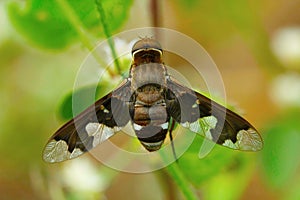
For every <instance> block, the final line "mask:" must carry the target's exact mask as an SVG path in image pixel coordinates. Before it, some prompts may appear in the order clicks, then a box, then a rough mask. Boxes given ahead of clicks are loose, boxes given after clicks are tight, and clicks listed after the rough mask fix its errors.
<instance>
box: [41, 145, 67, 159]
mask: <svg viewBox="0 0 300 200" xmlns="http://www.w3.org/2000/svg"><path fill="white" fill-rule="evenodd" d="M43 159H44V160H45V161H46V162H50V163H53V162H61V161H64V160H67V159H70V152H69V151H68V144H67V143H66V142H65V141H64V140H59V141H56V140H51V141H50V142H49V143H48V144H47V145H46V147H45V149H44V152H43Z"/></svg>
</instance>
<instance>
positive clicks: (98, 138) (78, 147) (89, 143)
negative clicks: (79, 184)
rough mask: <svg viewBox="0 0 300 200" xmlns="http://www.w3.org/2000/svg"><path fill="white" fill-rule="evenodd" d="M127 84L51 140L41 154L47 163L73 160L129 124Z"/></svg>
mask: <svg viewBox="0 0 300 200" xmlns="http://www.w3.org/2000/svg"><path fill="white" fill-rule="evenodd" d="M129 98H130V81H129V80H128V79H126V80H125V81H124V82H123V83H122V84H121V86H119V87H118V88H117V89H116V90H115V91H113V92H111V93H109V94H108V95H106V96H104V97H103V98H101V99H100V100H98V101H97V102H95V103H94V104H93V105H91V106H90V107H88V108H87V109H86V110H85V111H83V112H82V113H80V114H79V115H78V116H76V117H75V118H74V119H72V120H70V121H69V122H67V123H66V124H65V125H64V126H62V127H61V128H60V129H59V130H58V131H56V133H55V134H54V135H53V136H52V137H51V138H50V140H49V141H48V143H47V144H46V146H45V148H44V151H43V159H44V160H45V161H46V162H49V163H55V162H62V161H64V160H68V159H72V158H76V157H78V156H80V155H81V154H83V153H85V152H87V151H89V150H91V149H92V148H94V147H95V146H97V145H98V144H100V143H101V142H103V141H105V140H107V139H108V138H110V137H111V136H112V135H114V134H115V133H116V132H117V131H119V130H120V129H121V128H122V127H124V126H125V125H126V124H127V123H128V122H129V119H130V117H129V112H128V103H127V102H128V101H129Z"/></svg>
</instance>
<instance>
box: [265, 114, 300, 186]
mask: <svg viewBox="0 0 300 200" xmlns="http://www.w3.org/2000/svg"><path fill="white" fill-rule="evenodd" d="M299 114H300V113H299V112H298V111H291V112H288V113H286V114H285V115H284V116H281V117H280V118H278V119H276V120H274V121H272V124H270V127H269V128H268V129H267V130H266V131H265V134H264V135H265V138H264V140H265V147H264V150H263V152H262V169H263V171H264V174H265V176H266V178H267V181H268V183H269V184H270V185H271V186H273V187H275V188H282V187H284V186H288V187H290V186H291V185H292V184H293V182H291V180H293V179H294V178H295V176H297V173H298V172H297V169H298V170H299V166H300V160H299V152H300V145H299V144H300V123H299Z"/></svg>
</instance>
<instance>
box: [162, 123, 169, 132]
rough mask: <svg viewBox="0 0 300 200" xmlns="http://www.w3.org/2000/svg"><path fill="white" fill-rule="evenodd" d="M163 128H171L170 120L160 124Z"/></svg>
mask: <svg viewBox="0 0 300 200" xmlns="http://www.w3.org/2000/svg"><path fill="white" fill-rule="evenodd" d="M160 126H161V128H162V129H164V130H166V129H168V128H169V122H166V123H163V124H161V125H160Z"/></svg>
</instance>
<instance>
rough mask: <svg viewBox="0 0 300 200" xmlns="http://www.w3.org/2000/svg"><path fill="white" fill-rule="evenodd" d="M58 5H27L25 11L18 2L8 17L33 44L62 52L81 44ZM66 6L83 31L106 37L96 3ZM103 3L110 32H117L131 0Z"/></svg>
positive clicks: (37, 1) (89, 0)
mask: <svg viewBox="0 0 300 200" xmlns="http://www.w3.org/2000/svg"><path fill="white" fill-rule="evenodd" d="M58 2H59V1H42V0H31V1H27V2H26V6H25V8H23V7H22V6H21V5H19V3H16V2H15V3H10V4H9V7H8V11H9V16H10V19H11V21H12V23H13V24H14V26H15V28H16V29H17V31H18V32H19V33H21V34H22V35H23V36H24V37H25V38H26V39H27V40H29V41H30V42H31V43H33V44H35V45H37V46H39V47H43V48H47V49H62V48H65V47H67V46H69V45H70V44H72V43H74V42H76V41H78V39H79V34H78V32H77V30H76V27H74V25H73V24H71V22H70V20H69V19H68V18H67V16H69V15H70V13H67V12H68V11H66V10H65V9H64V8H63V7H62V6H61V4H59V3H58ZM67 2H68V3H69V5H70V7H71V8H72V12H73V13H71V15H73V16H76V17H75V18H78V19H79V20H80V22H81V24H82V26H83V27H80V28H81V29H82V28H83V29H86V30H88V33H89V34H91V35H93V36H96V37H103V36H104V34H103V28H102V24H101V21H100V19H99V13H98V11H97V8H96V5H95V2H94V0H85V1H74V0H68V1H67ZM101 2H102V5H103V8H104V9H103V10H104V12H105V13H104V14H105V16H106V19H107V20H108V21H109V28H110V31H112V32H114V31H116V30H117V29H119V28H120V27H121V25H122V24H124V22H125V21H126V19H127V15H128V11H129V7H130V6H131V3H132V0H126V1H121V0H102V1H101ZM77 28H78V27H77Z"/></svg>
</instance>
